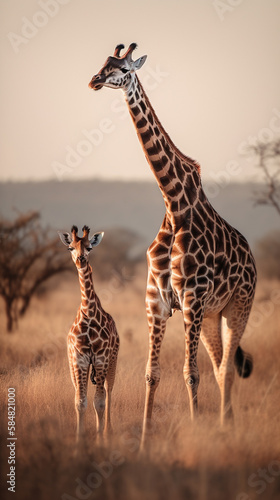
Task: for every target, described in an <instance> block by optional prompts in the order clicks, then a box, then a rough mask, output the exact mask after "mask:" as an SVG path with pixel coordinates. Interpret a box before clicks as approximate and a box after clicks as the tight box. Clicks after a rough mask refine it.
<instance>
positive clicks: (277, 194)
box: [248, 139, 280, 215]
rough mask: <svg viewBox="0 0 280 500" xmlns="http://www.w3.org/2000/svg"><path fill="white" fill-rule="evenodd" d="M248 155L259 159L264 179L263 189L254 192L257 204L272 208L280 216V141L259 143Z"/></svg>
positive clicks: (251, 148)
mask: <svg viewBox="0 0 280 500" xmlns="http://www.w3.org/2000/svg"><path fill="white" fill-rule="evenodd" d="M248 153H251V154H253V155H254V156H256V157H257V158H258V168H260V169H261V171H262V177H263V187H262V188H260V189H258V190H255V191H254V192H253V195H254V201H255V204H256V205H268V206H272V207H273V208H274V209H275V210H276V212H277V213H278V214H279V215H280V139H276V140H274V141H272V142H270V143H265V144H264V143H261V142H260V143H257V144H256V145H255V146H251V147H250V148H249V149H248Z"/></svg>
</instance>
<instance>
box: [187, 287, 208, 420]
mask: <svg viewBox="0 0 280 500" xmlns="http://www.w3.org/2000/svg"><path fill="white" fill-rule="evenodd" d="M203 312H204V304H203V300H199V299H198V298H196V297H195V296H194V294H193V293H192V292H186V293H185V295H184V300H183V316H184V325H185V347H186V353H185V364H184V379H185V383H186V387H187V390H188V394H189V401H190V415H191V420H193V419H194V415H195V414H196V413H197V408H198V406H197V390H198V385H199V371H198V367H197V350H198V343H199V336H200V330H201V324H202V319H203Z"/></svg>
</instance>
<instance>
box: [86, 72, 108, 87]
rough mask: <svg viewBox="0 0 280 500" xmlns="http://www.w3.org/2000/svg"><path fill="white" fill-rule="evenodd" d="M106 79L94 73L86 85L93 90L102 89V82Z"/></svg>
mask: <svg viewBox="0 0 280 500" xmlns="http://www.w3.org/2000/svg"><path fill="white" fill-rule="evenodd" d="M105 81H106V78H105V77H104V76H101V75H98V74H97V75H94V76H93V77H92V79H91V81H90V82H89V84H88V86H89V88H90V89H93V90H100V89H102V87H103V83H105Z"/></svg>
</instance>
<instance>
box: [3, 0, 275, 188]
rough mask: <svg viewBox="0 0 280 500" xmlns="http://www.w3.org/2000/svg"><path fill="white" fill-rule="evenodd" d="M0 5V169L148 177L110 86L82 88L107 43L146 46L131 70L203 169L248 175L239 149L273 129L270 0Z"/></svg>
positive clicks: (6, 175) (16, 174)
mask: <svg viewBox="0 0 280 500" xmlns="http://www.w3.org/2000/svg"><path fill="white" fill-rule="evenodd" d="M0 9H1V10H0V16H1V35H2V36H1V64H2V71H1V75H2V76H1V109H2V113H1V142H2V145H1V180H43V179H51V178H58V179H60V180H65V179H72V180H74V179H78V178H92V177H99V178H100V177H101V178H121V179H153V175H152V173H151V172H150V169H149V166H148V164H147V163H146V160H145V158H144V154H143V153H142V150H141V147H140V144H139V142H138V139H137V136H136V133H135V130H134V128H133V125H132V122H131V119H130V117H129V115H128V110H127V109H126V106H125V104H124V100H123V95H122V92H121V91H119V90H112V89H102V90H101V91H100V92H93V91H91V90H90V89H89V88H88V82H89V81H90V79H91V77H92V76H93V74H95V73H97V72H98V71H99V69H100V68H101V66H102V65H103V63H104V62H105V59H106V58H107V56H109V55H112V53H113V50H114V47H115V45H116V44H118V43H124V44H126V45H128V44H130V43H131V42H136V43H137V44H138V49H137V52H136V54H135V57H139V56H141V55H143V54H147V55H148V58H147V62H146V63H145V65H144V66H143V68H142V69H141V70H140V71H139V78H140V80H141V81H142V82H143V85H144V87H145V89H146V92H147V94H148V96H149V97H150V100H151V102H152V104H153V106H154V108H155V110H156V112H157V114H158V116H159V119H160V120H161V122H162V124H163V126H164V127H165V129H166V130H167V132H168V133H169V135H170V136H171V137H172V139H173V141H174V142H175V144H176V145H177V146H178V147H179V148H180V149H181V151H182V152H183V153H185V154H187V155H189V156H192V157H193V158H195V159H196V160H198V161H199V162H200V163H201V166H202V176H203V179H212V180H214V179H215V176H217V175H218V178H217V177H216V179H219V178H221V179H222V177H219V176H225V178H226V179H227V178H231V179H233V180H236V181H242V180H243V179H248V177H250V176H251V178H252V176H255V173H256V169H255V167H253V166H252V164H251V163H250V162H248V161H247V160H246V159H245V157H244V155H243V156H240V153H242V151H244V148H245V145H246V143H247V142H248V139H249V138H250V140H251V141H254V140H255V139H256V138H259V139H260V140H264V141H265V140H267V139H270V138H273V137H274V136H276V135H280V95H279V89H280V70H279V61H280V58H279V48H280V29H279V20H280V1H279V0H243V1H242V0H225V1H214V0H172V1H171V0H169V1H167V0H141V1H137V2H136V1H133V0H130V1H129V0H118V1H114V0H110V1H109V0H107V1H106V0H105V1H100V0H99V1H97V0H80V1H78V0H18V1H4V0H1V2H0ZM90 133H91V140H92V142H89V139H88V137H89V134H90ZM221 172H222V174H221ZM219 182H220V181H219Z"/></svg>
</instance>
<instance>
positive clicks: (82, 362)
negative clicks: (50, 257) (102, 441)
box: [64, 226, 119, 441]
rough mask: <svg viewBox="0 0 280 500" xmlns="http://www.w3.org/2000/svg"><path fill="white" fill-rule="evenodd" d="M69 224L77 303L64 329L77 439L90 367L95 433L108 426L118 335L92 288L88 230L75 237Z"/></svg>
mask: <svg viewBox="0 0 280 500" xmlns="http://www.w3.org/2000/svg"><path fill="white" fill-rule="evenodd" d="M85 227H86V226H85ZM73 228H74V230H73ZM73 228H72V235H73V240H72V241H71V243H70V245H69V249H70V250H71V251H74V252H76V254H75V256H74V257H73V253H72V257H73V260H74V262H75V264H76V267H77V271H78V275H79V282H80V290H81V305H80V307H79V309H78V312H77V316H76V319H75V321H74V323H73V325H72V327H71V328H70V331H69V333H68V338H67V347H68V359H69V366H70V373H71V378H72V382H73V385H74V388H75V406H76V412H77V440H78V441H79V440H80V438H81V437H83V436H84V413H85V410H86V407H87V385H88V377H89V373H90V368H91V375H90V378H91V381H92V383H93V384H94V385H95V386H96V391H95V396H94V408H95V411H96V430H97V435H98V437H100V438H102V436H103V433H104V431H105V433H106V434H107V433H108V432H110V430H111V420H110V403H111V392H112V389H113V385H114V380H115V372H116V364H117V356H118V350H119V335H118V332H117V329H116V325H115V322H114V320H113V318H112V316H111V315H110V314H108V313H107V312H106V311H104V309H103V307H102V305H101V302H100V300H99V298H98V296H97V294H96V292H95V290H94V286H93V280H92V268H91V266H90V264H89V262H88V252H87V250H86V249H87V248H88V247H89V245H90V244H89V241H88V231H85V232H84V236H83V238H79V237H78V236H77V234H76V232H75V226H73ZM87 229H88V228H87ZM67 234H68V233H66V234H64V236H67ZM104 413H105V422H104ZM104 424H105V425H104Z"/></svg>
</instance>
